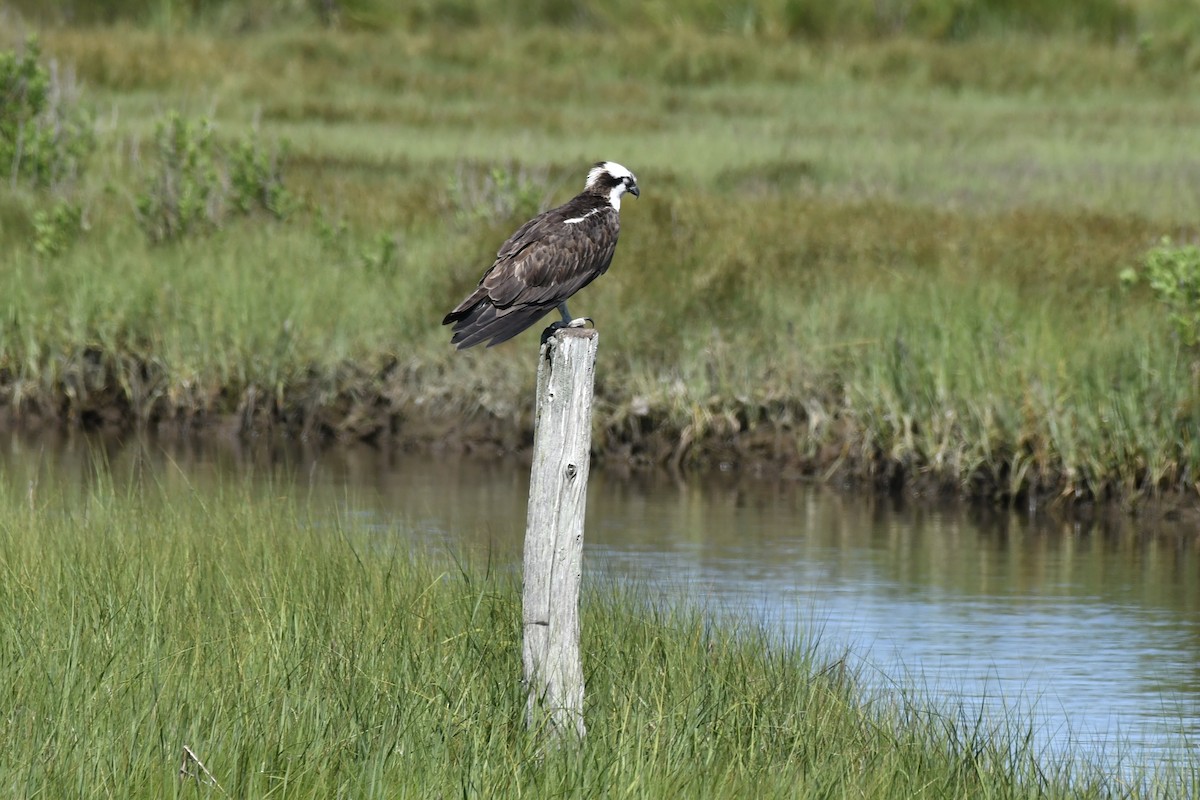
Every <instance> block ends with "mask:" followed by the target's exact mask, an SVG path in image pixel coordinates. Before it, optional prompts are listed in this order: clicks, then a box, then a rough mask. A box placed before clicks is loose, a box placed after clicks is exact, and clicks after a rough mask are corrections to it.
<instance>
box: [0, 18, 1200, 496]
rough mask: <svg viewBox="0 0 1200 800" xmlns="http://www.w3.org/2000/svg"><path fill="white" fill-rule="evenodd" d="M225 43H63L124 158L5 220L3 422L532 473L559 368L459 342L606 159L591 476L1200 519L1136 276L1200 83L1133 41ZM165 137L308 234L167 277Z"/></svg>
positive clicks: (305, 32)
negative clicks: (548, 392) (129, 430)
mask: <svg viewBox="0 0 1200 800" xmlns="http://www.w3.org/2000/svg"><path fill="white" fill-rule="evenodd" d="M211 24H212V25H217V23H215V22H214V23H211ZM213 30H214V29H213V28H206V27H205V26H204V25H200V24H197V25H196V26H194V27H192V28H189V29H187V31H186V32H173V33H165V32H163V31H161V30H155V29H137V28H130V27H121V26H118V27H116V28H111V29H105V30H103V31H96V30H91V29H77V28H47V29H45V30H44V31H43V36H42V46H43V49H44V51H45V53H46V57H47V58H54V59H57V63H59V64H60V65H61V66H62V67H63V69H64V70H66V69H67V68H68V67H70V68H72V69H73V70H74V74H75V75H76V77H77V80H78V84H79V85H80V86H81V87H83V91H82V97H81V99H80V101H79V102H81V103H88V104H90V106H89V107H90V108H91V109H92V112H93V114H92V117H93V118H94V120H95V137H96V138H95V148H94V152H92V153H91V155H90V156H89V159H88V161H87V163H86V164H85V165H84V168H83V169H82V171H81V174H80V175H79V177H78V179H77V180H75V181H74V182H72V183H70V184H69V185H62V186H56V187H51V188H44V187H37V186H28V185H24V184H21V183H18V184H17V185H15V186H13V190H12V191H11V192H7V193H5V194H4V195H2V196H0V242H2V243H3V245H4V247H3V250H2V251H0V297H2V298H3V300H0V304H2V305H0V397H2V398H3V400H4V401H5V405H6V406H7V408H8V409H9V410H10V414H9V415H10V416H12V415H14V414H15V415H16V416H18V417H19V418H20V419H22V420H42V421H49V422H51V423H54V424H58V423H61V422H63V421H67V422H71V423H75V424H82V425H85V426H101V425H117V426H126V427H127V426H130V425H136V424H150V425H161V424H175V423H182V424H184V425H187V426H201V427H203V426H206V425H212V424H214V423H219V424H221V425H222V426H225V425H233V426H234V427H235V428H236V429H240V430H243V431H249V430H259V429H262V428H272V427H273V428H275V429H277V430H282V431H284V432H287V433H289V434H297V433H303V434H311V435H316V436H325V437H342V438H367V439H375V440H381V439H386V438H391V437H398V438H399V439H401V440H403V441H404V442H406V443H415V442H422V441H438V442H443V443H444V442H447V441H449V442H451V443H454V442H458V443H462V444H466V443H470V444H480V443H485V444H488V445H492V446H495V447H498V448H501V449H518V448H521V447H524V446H527V445H528V434H529V432H530V430H531V423H530V419H529V407H530V403H529V397H530V395H531V391H532V380H533V376H532V372H531V370H530V369H529V363H530V358H531V352H532V351H531V350H529V349H528V347H526V346H524V345H522V344H521V342H520V341H518V342H516V343H514V344H512V345H510V346H508V347H505V348H500V349H498V350H494V351H487V352H479V353H476V352H470V353H465V354H454V353H452V351H451V350H450V349H449V348H448V347H447V346H446V345H445V342H444V341H443V340H444V338H445V336H444V332H443V331H442V330H441V329H440V327H439V326H438V325H437V322H438V320H439V319H440V317H441V315H442V313H444V311H445V309H446V308H447V307H448V306H449V305H450V304H452V303H453V302H454V300H455V298H456V297H457V296H459V295H461V293H462V292H463V291H464V290H465V288H466V287H467V286H468V285H470V284H471V283H472V282H473V281H475V280H476V279H477V278H478V275H479V274H480V272H481V271H482V269H483V268H484V267H485V266H486V265H487V264H488V263H489V261H490V258H491V255H492V254H493V253H494V251H495V248H496V246H497V245H498V243H499V242H500V241H502V240H503V238H504V237H505V236H507V235H508V233H510V232H511V230H512V229H513V228H514V227H515V226H516V225H518V224H520V222H522V221H523V219H524V216H525V215H527V214H528V213H529V212H530V211H531V210H532V209H534V208H537V207H544V206H547V205H549V204H552V203H555V202H558V201H561V200H562V199H564V198H565V197H568V196H570V194H572V193H573V192H574V191H575V187H576V185H577V183H578V181H579V180H580V179H581V174H582V173H581V170H582V168H583V167H584V166H586V165H587V164H588V163H590V162H591V161H593V160H595V159H596V158H598V157H606V158H607V157H612V158H620V159H622V160H624V161H626V162H628V163H629V164H630V166H632V167H633V168H634V169H635V170H637V172H638V174H639V178H640V179H641V180H642V182H643V183H645V185H646V187H647V192H646V194H645V196H644V197H643V198H641V199H640V200H638V201H636V202H632V203H630V204H629V206H628V207H627V208H626V210H625V212H624V221H623V225H624V229H623V233H622V243H621V247H620V249H619V252H618V256H617V260H616V263H615V264H614V266H613V268H612V270H611V271H610V272H609V274H607V275H606V276H605V277H604V278H603V279H602V280H601V281H599V282H597V284H595V286H594V287H590V288H589V289H588V290H587V292H586V294H585V295H584V296H583V297H581V298H580V300H579V302H581V303H583V304H584V307H585V310H586V311H587V313H588V315H589V316H591V317H593V318H594V319H596V320H597V322H598V324H599V326H600V329H601V330H602V332H603V335H604V336H605V346H604V347H603V348H601V362H600V364H599V370H598V378H599V382H598V385H597V399H598V407H597V411H598V417H597V419H598V430H597V435H596V437H595V441H596V444H597V448H598V453H599V455H601V456H604V457H609V458H612V459H614V460H618V459H628V460H632V461H634V462H636V463H664V462H669V461H675V462H676V463H679V464H684V465H687V464H695V465H703V464H714V463H717V462H730V463H736V464H741V465H754V464H756V463H763V462H767V463H772V464H775V465H779V464H783V465H786V466H788V467H791V468H793V469H795V470H797V471H799V472H802V473H806V474H811V475H816V476H822V475H832V474H838V475H842V476H845V477H850V478H858V479H862V480H865V481H874V482H878V483H880V484H881V485H885V486H904V485H920V486H922V487H928V486H933V487H937V488H939V489H947V490H950V491H958V492H967V493H971V494H976V495H980V496H986V497H990V498H994V499H997V500H1001V501H1012V500H1013V499H1016V498H1025V497H1030V498H1039V497H1042V496H1048V497H1066V498H1076V497H1080V498H1083V497H1086V498H1095V497H1115V498H1120V499H1122V500H1125V501H1128V502H1138V501H1139V500H1140V499H1142V498H1145V497H1147V496H1151V495H1154V494H1156V493H1159V492H1162V491H1167V490H1178V491H1184V492H1187V493H1191V492H1192V491H1193V489H1192V488H1191V487H1192V485H1193V482H1194V475H1195V474H1196V471H1197V468H1198V467H1200V448H1198V446H1197V442H1198V441H1200V419H1198V417H1197V414H1198V411H1197V406H1196V403H1195V401H1194V398H1195V397H1196V387H1195V380H1196V378H1195V375H1196V370H1195V369H1194V363H1195V360H1196V355H1195V353H1194V352H1193V351H1192V350H1190V349H1189V348H1187V347H1185V346H1183V345H1182V344H1181V343H1180V342H1179V341H1178V339H1177V337H1176V336H1175V334H1174V333H1173V331H1172V329H1171V328H1170V326H1169V325H1168V324H1167V322H1166V320H1165V319H1164V318H1163V314H1162V313H1161V311H1160V309H1159V306H1158V305H1157V303H1156V301H1155V299H1154V298H1153V297H1152V296H1151V295H1150V294H1149V292H1148V290H1146V289H1145V287H1134V288H1132V289H1126V288H1123V287H1122V285H1121V283H1120V281H1119V279H1118V275H1119V274H1120V272H1121V271H1122V270H1123V269H1126V268H1128V267H1130V266H1134V265H1137V264H1138V263H1139V262H1140V261H1141V260H1142V259H1143V258H1144V256H1145V254H1146V252H1147V251H1148V250H1149V249H1150V248H1152V247H1153V246H1154V245H1155V244H1156V243H1157V242H1158V241H1159V240H1160V238H1161V237H1162V236H1163V235H1170V236H1172V238H1173V239H1175V240H1176V241H1181V242H1187V241H1189V240H1192V239H1194V238H1195V237H1196V236H1197V235H1200V234H1198V233H1197V231H1196V228H1195V220H1196V219H1197V218H1198V215H1200V197H1198V196H1197V195H1196V193H1195V191H1194V186H1195V183H1196V179H1197V177H1200V176H1197V174H1196V169H1195V160H1194V154H1193V153H1192V148H1191V140H1190V138H1189V137H1190V131H1191V130H1192V127H1193V125H1194V121H1195V120H1194V114H1193V113H1192V111H1191V110H1190V109H1189V108H1188V107H1187V105H1186V102H1185V100H1184V99H1181V98H1182V96H1181V95H1180V93H1179V92H1178V91H1176V89H1177V87H1178V85H1179V81H1185V82H1186V80H1187V77H1186V76H1187V73H1186V72H1185V73H1184V74H1183V76H1182V77H1179V76H1177V77H1176V78H1174V79H1172V80H1170V81H1164V80H1163V79H1162V75H1161V74H1160V73H1159V72H1158V71H1156V68H1155V67H1153V66H1152V65H1150V64H1148V63H1144V62H1143V61H1140V60H1139V59H1140V55H1139V53H1140V52H1141V51H1139V50H1138V49H1137V48H1136V47H1134V46H1133V45H1131V44H1126V43H1123V42H1116V43H1105V42H1097V41H1094V40H1089V39H1087V38H1086V37H1085V38H1083V39H1080V38H1075V37H1070V36H1059V37H1050V38H1044V37H1038V36H1032V37H1017V36H1016V35H1015V34H1014V35H1013V36H1011V37H1006V36H998V35H995V36H991V35H989V36H978V37H972V38H970V39H969V40H966V41H961V42H955V43H953V44H947V43H943V42H939V41H932V40H920V39H907V38H899V39H890V38H889V39H887V40H885V41H860V40H857V39H854V38H853V37H851V38H847V39H846V40H845V41H844V43H843V44H844V46H843V45H839V46H838V47H836V48H826V47H824V46H823V45H820V44H817V43H812V42H806V41H796V40H786V39H785V40H772V39H770V38H769V37H767V36H766V34H763V33H761V32H760V33H754V32H751V33H736V32H730V31H721V32H710V31H708V30H706V29H704V28H703V26H700V27H690V26H681V27H680V28H679V29H677V30H676V29H672V30H659V29H656V28H654V27H653V26H650V27H648V28H645V29H639V30H630V31H627V32H625V34H624V35H621V36H612V35H608V34H607V33H604V32H596V31H592V30H590V29H588V28H587V27H586V26H585V27H584V28H583V29H575V28H570V27H561V26H553V25H552V26H543V27H536V28H533V29H529V30H522V31H507V32H506V33H505V37H506V41H510V42H511V43H512V47H508V48H501V49H497V48H493V47H488V46H486V44H487V42H488V41H490V39H489V37H492V36H494V35H497V30H498V29H497V28H495V27H489V26H488V24H486V18H483V19H481V21H480V22H479V23H478V24H474V25H468V26H464V27H462V28H458V29H455V30H454V31H452V32H451V33H449V34H447V33H446V32H445V31H441V32H436V33H434V32H430V31H429V30H426V29H425V28H422V27H420V26H418V27H417V29H415V30H403V31H401V30H392V31H384V32H377V33H363V32H353V31H349V32H348V31H317V30H314V29H311V28H309V27H306V26H305V25H296V26H292V27H283V28H281V29H280V30H273V31H271V32H263V33H257V34H248V35H245V36H242V37H238V38H231V37H226V36H220V35H217V34H215V33H214V32H213ZM215 30H220V28H219V26H218V27H217V28H215ZM747 37H749V38H747ZM748 41H749V42H758V43H760V44H761V46H753V47H748V46H747V42H748ZM768 45H769V46H768ZM547 64H553V65H555V70H554V71H553V73H552V74H550V73H546V74H547V75H548V77H547V78H546V79H545V81H544V82H543V83H542V84H541V85H540V87H539V102H537V103H531V102H528V75H530V74H542V73H544V72H545V66H546V65H547ZM981 64H987V65H988V68H987V69H986V70H981V69H980V66H979V65H981ZM597 98H599V99H600V100H601V102H602V103H603V105H604V107H605V109H606V113H605V114H603V115H600V116H599V117H597V115H596V114H595V113H594V108H595V102H596V99H597ZM168 109H173V110H177V111H178V112H179V114H180V115H182V117H183V118H185V119H197V118H199V117H201V116H207V117H209V118H210V119H211V120H212V122H213V131H212V142H213V146H214V147H215V148H217V149H216V150H215V151H214V152H215V153H216V154H217V155H215V156H214V157H213V158H212V159H211V163H212V166H210V169H212V170H216V172H217V173H220V171H221V170H232V167H227V166H222V164H224V163H225V162H223V161H222V160H221V158H220V157H218V156H219V155H220V154H221V153H226V152H229V153H233V152H239V151H238V150H237V147H238V146H239V144H238V143H244V142H249V143H250V144H251V149H250V150H248V151H241V152H251V153H261V154H282V155H271V156H270V158H272V159H277V160H275V161H270V163H267V162H263V163H262V165H261V166H260V167H258V168H256V169H257V170H258V171H257V172H255V171H252V172H251V174H250V177H249V178H246V177H245V175H244V174H243V177H242V178H241V180H242V181H249V182H250V183H251V184H253V183H254V181H256V180H258V179H259V178H257V177H255V176H256V175H259V176H260V177H261V178H262V180H264V181H265V180H270V181H276V180H280V181H282V184H283V186H284V187H285V188H286V192H287V195H286V196H287V197H288V198H289V202H291V203H292V205H290V206H289V208H288V209H287V213H286V214H274V213H271V214H268V213H262V212H256V211H254V210H253V209H251V210H250V211H249V212H248V213H246V214H232V213H227V214H225V215H223V216H218V217H214V218H213V221H211V222H210V223H208V224H206V225H205V226H203V228H204V230H203V232H202V233H197V234H195V235H186V236H183V237H181V238H179V239H178V240H171V241H166V242H162V243H157V244H156V243H152V242H151V241H150V240H149V237H147V235H146V233H145V230H144V229H143V227H142V226H139V224H138V209H139V208H140V207H142V206H146V207H157V206H154V204H150V205H148V206H147V205H146V204H144V203H141V202H140V201H141V199H142V198H143V197H144V196H145V195H146V194H147V193H148V192H153V191H154V189H153V187H154V185H155V184H154V182H153V180H151V178H152V176H153V175H154V173H155V170H156V169H157V168H158V167H157V166H156V165H157V164H158V161H157V160H156V159H157V158H158V156H157V150H156V147H157V145H156V140H155V131H156V126H158V125H159V124H160V123H161V122H162V121H163V119H164V111H165V110H168ZM159 130H161V128H159ZM285 141H286V142H288V143H289V146H288V147H287V148H286V149H284V148H283V147H282V143H283V142H285ZM255 147H257V149H255ZM256 158H257V156H256ZM253 163H255V164H257V163H259V162H253ZM230 174H231V173H230ZM230 174H215V175H214V176H213V180H214V181H215V183H212V185H213V186H221V185H223V184H222V181H223V180H224V181H226V182H229V181H232V180H233V179H232V178H231V177H230ZM205 185H209V184H205ZM250 188H251V189H253V188H254V186H253V185H251V186H250ZM76 212H78V213H76Z"/></svg>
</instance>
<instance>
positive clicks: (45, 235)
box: [33, 200, 85, 258]
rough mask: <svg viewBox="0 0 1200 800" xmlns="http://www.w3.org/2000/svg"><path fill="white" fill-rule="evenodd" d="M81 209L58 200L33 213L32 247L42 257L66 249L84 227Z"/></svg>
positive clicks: (57, 253)
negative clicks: (46, 207)
mask: <svg viewBox="0 0 1200 800" xmlns="http://www.w3.org/2000/svg"><path fill="white" fill-rule="evenodd" d="M84 227H85V226H84V221H83V209H82V208H81V207H80V206H79V205H78V204H75V203H71V202H68V201H66V200H60V201H59V202H57V203H55V205H54V207H53V208H50V209H43V210H41V211H37V212H35V213H34V215H33V232H34V238H33V249H34V252H36V253H37V254H38V255H40V256H42V257H43V258H53V257H54V256H57V255H59V254H60V253H62V252H63V251H64V250H66V249H67V248H68V247H69V246H70V245H71V244H72V243H73V242H74V241H75V239H76V238H78V236H79V233H80V231H82V230H83V229H84Z"/></svg>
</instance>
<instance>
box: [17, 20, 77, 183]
mask: <svg viewBox="0 0 1200 800" xmlns="http://www.w3.org/2000/svg"><path fill="white" fill-rule="evenodd" d="M40 56H41V50H40V48H39V46H38V42H37V39H35V38H30V39H29V40H28V41H27V42H26V43H25V48H24V52H23V53H17V52H15V51H12V50H9V51H4V52H0V168H2V169H4V171H5V174H6V176H7V177H8V178H9V180H10V181H12V182H13V183H16V182H17V181H18V180H21V179H23V180H26V181H28V182H30V183H31V184H32V185H34V186H37V187H54V186H59V185H61V184H62V183H64V182H68V181H71V180H74V179H75V178H77V177H78V176H79V173H80V172H81V170H82V168H83V163H84V161H85V159H86V158H87V156H88V155H89V154H90V153H91V151H92V150H93V148H94V146H95V135H94V133H93V128H92V121H91V118H90V116H89V115H88V114H87V113H86V112H85V111H84V110H83V109H82V108H80V106H79V104H78V90H77V88H76V86H75V83H74V80H73V79H72V78H71V77H70V74H69V73H66V72H63V71H62V70H60V69H59V68H58V65H57V64H56V63H55V62H53V61H52V62H50V65H49V66H48V67H47V66H45V65H43V64H42V63H41V61H40Z"/></svg>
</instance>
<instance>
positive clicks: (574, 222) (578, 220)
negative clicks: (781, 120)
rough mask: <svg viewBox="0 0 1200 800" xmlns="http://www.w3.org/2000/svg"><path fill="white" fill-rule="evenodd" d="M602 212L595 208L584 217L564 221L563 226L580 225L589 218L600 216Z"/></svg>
mask: <svg viewBox="0 0 1200 800" xmlns="http://www.w3.org/2000/svg"><path fill="white" fill-rule="evenodd" d="M600 211H601V209H599V208H593V209H592V210H591V211H589V212H587V213H586V214H584V215H583V216H582V217H571V219H564V220H563V225H578V224H579V223H581V222H583V221H584V220H585V219H587V218H588V217H594V216H595V215H597V214H599V213H600Z"/></svg>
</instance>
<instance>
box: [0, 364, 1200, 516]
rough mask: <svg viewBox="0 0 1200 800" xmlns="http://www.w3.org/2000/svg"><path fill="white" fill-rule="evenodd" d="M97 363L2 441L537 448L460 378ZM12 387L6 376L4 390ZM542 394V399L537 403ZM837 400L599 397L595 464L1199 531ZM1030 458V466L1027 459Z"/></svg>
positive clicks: (1157, 494) (483, 386)
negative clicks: (922, 436) (893, 434)
mask: <svg viewBox="0 0 1200 800" xmlns="http://www.w3.org/2000/svg"><path fill="white" fill-rule="evenodd" d="M111 366H112V365H111V364H110V365H106V364H105V363H104V359H102V358H100V357H99V356H97V357H96V359H95V362H94V369H93V371H92V372H91V373H90V374H89V373H87V372H86V371H83V372H82V374H80V373H79V372H78V371H77V372H76V373H75V374H76V375H77V376H78V377H77V378H76V379H75V380H74V381H73V382H71V383H63V384H60V385H59V386H56V387H54V388H53V389H50V390H42V391H31V390H29V389H28V388H25V387H21V386H20V385H19V384H17V383H14V382H13V381H11V380H9V381H6V382H5V383H4V384H3V385H0V430H9V431H21V432H23V433H27V434H31V435H39V434H45V433H54V434H60V433H64V432H70V431H80V432H86V433H95V434H101V435H104V436H109V437H116V438H121V437H125V436H128V435H130V434H145V435H150V436H153V437H154V438H155V439H157V440H161V441H163V442H165V443H172V442H173V443H182V442H187V441H191V440H195V439H198V438H199V439H213V440H218V441H225V442H229V443H242V444H247V445H254V444H263V443H267V444H270V443H276V444H281V443H297V444H300V445H302V446H304V447H311V448H323V447H328V446H333V445H338V444H350V443H353V444H365V445H368V446H371V447H374V448H378V449H380V450H388V449H399V450H402V451H407V452H414V451H416V452H429V453H431V454H443V455H444V454H451V453H470V454H473V455H476V456H483V457H512V456H515V457H517V458H525V457H526V456H527V455H528V452H529V449H530V448H531V446H532V441H533V418H532V405H533V402H532V396H529V397H509V396H505V395H503V394H500V393H498V392H497V391H496V387H495V385H489V384H488V376H475V377H476V378H477V384H476V385H467V386H463V385H462V384H463V380H464V375H465V374H466V375H468V376H469V375H470V373H464V372H463V371H460V370H459V369H458V368H456V367H452V366H430V365H424V364H410V365H402V364H400V363H399V362H397V361H390V362H388V363H386V364H384V365H383V366H382V367H381V368H379V369H377V370H371V371H367V370H364V369H362V368H361V367H359V366H353V365H347V366H346V367H344V368H343V369H341V370H339V371H338V372H337V373H336V374H333V375H330V374H322V375H317V374H315V373H314V374H313V375H311V376H309V377H308V379H306V380H301V381H298V382H296V384H294V385H289V386H287V387H277V388H275V389H273V390H272V389H267V388H264V387H261V386H257V385H250V386H245V387H241V388H239V389H234V388H230V387H223V388H211V387H203V386H185V387H182V388H179V387H173V388H172V387H169V384H168V382H167V381H166V379H165V376H161V375H156V374H155V370H154V369H153V368H151V367H148V366H145V365H138V366H136V367H134V368H133V369H130V365H128V364H126V365H124V368H123V369H122V370H120V373H119V374H120V378H119V379H113V374H114V371H113V370H112V369H111ZM0 377H7V376H0ZM530 391H532V390H530ZM834 407H835V402H834V399H833V398H817V399H815V401H814V398H790V399H781V398H773V399H771V400H769V401H754V400H750V399H746V398H712V399H711V400H710V401H709V402H708V403H706V404H704V405H703V406H692V407H689V408H688V409H687V413H686V414H682V413H680V411H679V409H678V408H673V407H672V406H671V404H670V402H669V400H656V399H655V398H645V397H625V396H620V395H618V394H616V393H613V392H611V391H608V390H607V389H606V387H604V386H598V387H597V395H596V403H595V415H594V436H593V457H594V458H595V459H596V461H597V463H598V464H599V465H602V466H603V467H604V468H606V469H609V470H625V471H630V472H635V471H645V470H658V469H665V470H668V471H671V472H674V473H679V474H683V473H689V472H690V473H708V472H713V473H731V474H737V475H743V476H748V477H751V478H762V479H780V480H808V481H817V482H822V483H828V484H832V485H836V486H841V487H845V488H851V489H859V490H861V489H872V490H875V491H879V492H881V493H885V494H890V495H894V496H898V497H900V496H903V497H908V498H930V499H937V500H946V499H952V498H957V499H964V500H969V501H972V502H974V503H976V504H978V505H981V506H984V507H986V506H998V507H1005V506H1008V507H1018V508H1022V509H1027V510H1030V511H1038V510H1043V509H1047V508H1053V509H1057V510H1059V511H1066V512H1068V513H1070V514H1072V515H1075V516H1079V517H1080V518H1084V519H1087V518H1093V517H1095V516H1097V515H1103V514H1110V513H1119V514H1122V515H1126V516H1127V515H1131V514H1132V515H1136V516H1139V517H1146V518H1149V519H1163V520H1167V521H1170V520H1184V519H1187V520H1192V519H1194V520H1196V521H1197V522H1200V499H1198V496H1197V490H1196V487H1195V486H1193V485H1191V484H1185V483H1183V482H1180V483H1178V484H1176V485H1168V486H1146V485H1144V483H1143V484H1140V485H1139V487H1138V489H1137V490H1136V491H1129V490H1127V489H1123V488H1122V486H1121V485H1120V484H1118V483H1117V482H1116V481H1109V482H1103V481H1101V482H1093V484H1092V485H1091V486H1090V487H1087V486H1085V487H1082V488H1081V487H1080V486H1079V484H1078V480H1077V479H1076V478H1074V477H1073V476H1069V475H1065V474H1063V470H1061V469H1060V468H1058V467H1056V466H1055V465H1054V464H1042V465H1039V466H1036V467H1035V468H1028V467H1027V468H1026V469H1025V471H1024V472H1023V473H1022V474H1021V475H1020V476H1019V477H1018V478H1017V479H1016V480H1014V479H1013V476H1012V475H1010V468H1011V465H1012V463H1013V462H1014V460H1013V458H1012V457H1011V454H1009V455H1008V456H1005V455H1004V454H1003V453H998V454H997V458H996V459H995V461H994V462H993V463H992V464H987V465H982V466H979V467H976V468H975V469H973V470H971V471H969V472H965V473H964V472H962V471H959V470H956V468H955V467H954V465H949V466H946V465H937V464H933V463H929V462H928V461H927V460H923V459H921V458H919V457H916V456H911V455H910V456H906V457H903V458H896V457H892V456H890V455H889V453H888V452H887V451H885V449H884V448H883V447H882V446H880V445H879V444H877V443H875V442H873V441H872V440H871V437H870V435H869V433H868V432H867V431H866V430H865V429H864V428H863V427H862V426H861V425H859V424H858V423H857V422H856V420H854V419H853V417H852V415H849V414H845V415H839V414H838V413H837V412H832V413H820V414H819V415H818V414H814V413H813V412H812V410H811V409H813V408H819V409H829V408H834ZM1027 460H1028V459H1026V461H1027Z"/></svg>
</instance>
